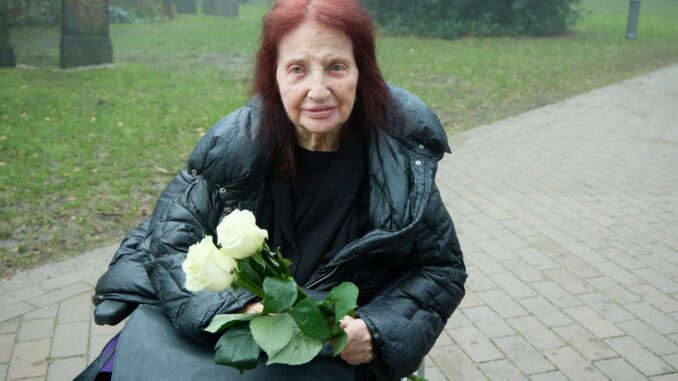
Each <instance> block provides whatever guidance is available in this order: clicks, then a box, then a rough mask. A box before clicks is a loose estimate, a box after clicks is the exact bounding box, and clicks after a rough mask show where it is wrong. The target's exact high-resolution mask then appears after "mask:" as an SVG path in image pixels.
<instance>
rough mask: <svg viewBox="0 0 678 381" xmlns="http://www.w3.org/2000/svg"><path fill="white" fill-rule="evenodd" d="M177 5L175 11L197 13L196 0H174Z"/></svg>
mask: <svg viewBox="0 0 678 381" xmlns="http://www.w3.org/2000/svg"><path fill="white" fill-rule="evenodd" d="M174 5H175V6H176V7H177V13H193V14H195V13H198V3H197V1H196V0H174Z"/></svg>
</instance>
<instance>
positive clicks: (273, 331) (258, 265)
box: [182, 210, 423, 380]
mask: <svg viewBox="0 0 678 381" xmlns="http://www.w3.org/2000/svg"><path fill="white" fill-rule="evenodd" d="M216 233H217V242H216V244H215V242H214V240H213V238H212V237H211V236H206V237H205V238H204V239H202V240H201V241H200V242H198V243H196V244H194V245H192V246H190V247H189V249H188V254H187V256H186V260H185V261H184V263H183V265H182V268H183V270H184V272H185V273H186V283H185V288H186V289H187V290H189V291H192V292H199V291H201V290H203V289H208V290H211V291H215V292H220V291H224V290H226V289H227V288H232V289H234V290H236V289H238V288H244V289H246V290H249V291H250V292H252V293H253V294H255V295H257V296H258V297H259V298H261V303H262V305H263V311H262V312H260V313H237V314H223V315H216V316H215V317H214V318H213V319H212V321H211V322H210V324H209V326H208V327H207V328H206V330H207V331H209V332H212V333H219V332H223V333H222V336H221V338H220V339H219V341H218V342H217V344H216V346H215V351H216V352H215V357H214V361H215V362H216V363H217V364H222V365H227V366H231V367H234V368H237V369H239V370H240V372H241V373H242V372H244V371H245V370H247V369H253V368H255V367H256V366H257V363H258V359H259V355H260V353H261V351H264V352H265V353H266V355H267V357H268V360H267V362H266V364H267V365H268V364H287V365H301V364H305V363H307V362H309V361H311V360H312V359H313V358H314V357H315V356H316V355H317V354H318V353H319V352H320V350H321V349H322V347H323V345H324V344H325V343H326V342H328V341H329V343H330V345H331V346H332V350H333V356H336V355H338V354H340V353H341V352H342V350H343V349H344V347H345V346H346V343H347V335H346V333H345V332H344V330H343V329H342V328H341V326H340V321H341V319H342V318H343V317H344V316H347V315H348V316H351V317H354V316H355V311H354V310H355V308H356V307H357V304H356V301H357V298H358V288H357V287H356V286H355V285H354V284H352V283H350V282H345V283H341V284H340V285H338V286H336V287H334V288H333V289H332V290H331V291H330V292H329V294H328V295H327V297H326V298H325V299H323V300H321V301H316V300H315V299H314V298H312V297H311V296H308V295H307V294H306V293H305V292H304V290H303V289H302V288H301V287H299V286H298V285H297V283H296V282H295V281H294V279H293V278H292V276H291V275H290V271H289V265H290V263H291V262H290V261H289V260H287V259H285V258H284V257H283V256H282V254H281V253H280V250H275V251H272V250H271V249H270V248H269V247H268V245H267V243H266V239H267V238H268V233H267V232H266V230H263V229H260V228H259V227H258V226H257V225H256V221H255V218H254V215H253V214H252V212H250V211H247V210H244V211H240V210H235V211H233V212H232V213H231V214H229V215H228V216H226V217H225V218H224V219H223V220H222V222H221V223H220V224H219V225H218V226H217V229H216ZM408 378H409V379H412V380H423V379H421V378H418V377H417V376H414V375H412V376H409V377H408Z"/></svg>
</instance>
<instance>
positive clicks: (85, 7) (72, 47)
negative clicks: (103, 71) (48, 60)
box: [60, 0, 113, 69]
mask: <svg viewBox="0 0 678 381" xmlns="http://www.w3.org/2000/svg"><path fill="white" fill-rule="evenodd" d="M60 47H61V59H60V66H61V67H62V68H64V69H65V68H70V67H76V66H85V65H101V64H106V63H112V62H113V44H112V43H111V38H110V36H109V33H108V0H61V44H60Z"/></svg>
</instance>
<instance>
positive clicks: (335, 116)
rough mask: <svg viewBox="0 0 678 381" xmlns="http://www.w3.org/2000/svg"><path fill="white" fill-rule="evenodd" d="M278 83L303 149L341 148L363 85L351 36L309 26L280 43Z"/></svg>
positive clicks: (286, 37)
mask: <svg viewBox="0 0 678 381" xmlns="http://www.w3.org/2000/svg"><path fill="white" fill-rule="evenodd" d="M276 79H277V82H278V88H279V90H280V97H281V98H282V102H283V105H284V107H285V111H287V115H288V116H289V118H290V120H291V121H292V123H294V125H295V127H296V133H297V141H298V143H299V145H301V146H302V147H304V148H308V149H318V148H320V149H321V150H322V149H323V148H325V149H327V148H328V147H329V149H330V150H331V149H332V147H331V146H332V145H333V144H335V143H336V144H337V145H338V141H339V139H340V138H339V136H340V131H341V126H342V125H343V124H344V123H346V121H347V120H348V118H349V116H350V115H351V110H353V104H354V103H355V98H356V88H357V85H358V68H357V67H356V63H355V59H354V57H353V44H352V43H351V40H350V39H349V38H348V36H346V34H344V33H343V32H341V31H339V30H336V29H332V28H328V27H325V26H322V25H319V24H317V23H314V22H308V21H305V22H303V23H302V24H300V25H299V26H298V27H297V28H296V29H294V30H292V31H291V32H290V33H288V34H287V35H285V36H284V37H283V38H282V40H281V41H280V45H279V46H278V65H277V70H276ZM314 142H315V143H314ZM318 142H319V143H320V147H319V146H318V145H317V144H316V143H318ZM309 145H310V147H309ZM328 145H329V146H328ZM335 148H336V147H335Z"/></svg>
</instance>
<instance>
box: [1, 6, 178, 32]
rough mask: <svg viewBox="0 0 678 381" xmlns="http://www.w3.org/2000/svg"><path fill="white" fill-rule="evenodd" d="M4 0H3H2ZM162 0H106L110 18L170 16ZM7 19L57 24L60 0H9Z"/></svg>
mask: <svg viewBox="0 0 678 381" xmlns="http://www.w3.org/2000/svg"><path fill="white" fill-rule="evenodd" d="M3 1H4V0H3ZM167 2H168V1H165V0H109V2H108V6H109V18H110V21H111V22H134V21H139V20H152V21H160V20H165V19H167V17H172V16H173V11H172V7H169V8H168V7H167V4H166V3H167ZM9 15H10V23H11V25H12V26H13V27H17V26H35V25H59V22H60V20H61V0H9Z"/></svg>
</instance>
